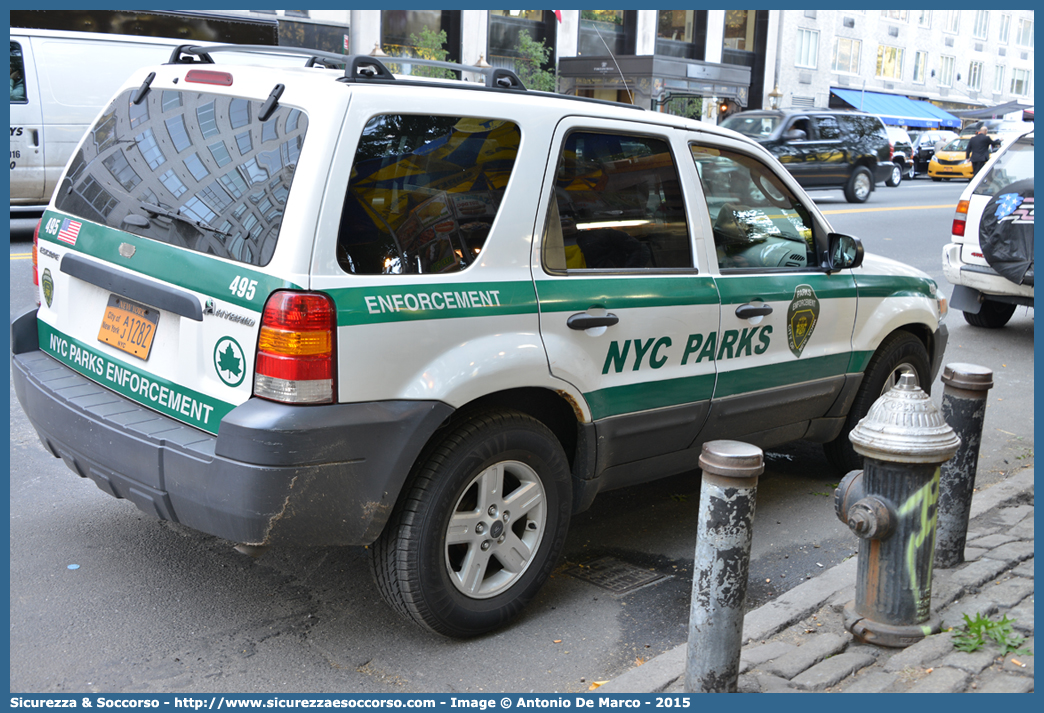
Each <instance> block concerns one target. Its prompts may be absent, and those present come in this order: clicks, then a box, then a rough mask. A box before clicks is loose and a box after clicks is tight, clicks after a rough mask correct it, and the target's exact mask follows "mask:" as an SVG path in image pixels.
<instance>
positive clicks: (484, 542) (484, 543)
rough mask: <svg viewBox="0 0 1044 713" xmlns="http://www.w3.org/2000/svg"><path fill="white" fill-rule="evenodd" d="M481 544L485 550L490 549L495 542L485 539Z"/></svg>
mask: <svg viewBox="0 0 1044 713" xmlns="http://www.w3.org/2000/svg"><path fill="white" fill-rule="evenodd" d="M481 546H482V550H483V551H486V550H488V549H489V548H490V547H492V546H493V543H492V542H490V541H489V540H483V542H482V545H481Z"/></svg>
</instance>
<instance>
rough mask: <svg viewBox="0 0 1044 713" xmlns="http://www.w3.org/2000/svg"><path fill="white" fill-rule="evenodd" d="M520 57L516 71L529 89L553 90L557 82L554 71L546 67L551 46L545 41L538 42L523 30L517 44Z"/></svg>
mask: <svg viewBox="0 0 1044 713" xmlns="http://www.w3.org/2000/svg"><path fill="white" fill-rule="evenodd" d="M515 52H517V53H518V57H517V58H516V59H515V73H516V74H517V75H518V78H519V79H521V80H522V84H523V85H525V87H526V88H527V89H535V90H537V91H541V92H553V91H555V89H556V85H557V82H556V81H555V75H554V73H552V72H549V71H547V70H546V69H544V65H545V64H547V61H548V58H549V57H550V55H551V48H550V47H548V46H546V45H545V44H544V43H543V42H537V41H536V40H534V39H533V38H532V37H530V36H529V34H528V33H526V32H522V33H520V34H519V36H518V44H517V45H515Z"/></svg>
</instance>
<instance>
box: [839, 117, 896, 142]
mask: <svg viewBox="0 0 1044 713" xmlns="http://www.w3.org/2000/svg"><path fill="white" fill-rule="evenodd" d="M837 118H838V119H839V120H840V121H841V126H842V127H844V129H845V131H846V132H848V133H849V134H851V135H852V136H855V137H857V138H861V139H863V138H867V139H868V138H877V139H880V140H882V141H885V142H887V141H888V133H887V132H886V131H885V128H884V124H882V123H881V120H880V119H878V118H877V117H875V116H868V115H866V114H838V115H837Z"/></svg>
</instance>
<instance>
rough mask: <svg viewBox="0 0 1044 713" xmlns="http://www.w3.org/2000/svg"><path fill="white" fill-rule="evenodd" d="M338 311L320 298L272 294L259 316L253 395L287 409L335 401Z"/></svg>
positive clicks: (318, 295)
mask: <svg viewBox="0 0 1044 713" xmlns="http://www.w3.org/2000/svg"><path fill="white" fill-rule="evenodd" d="M336 334H337V309H336V308H335V307H334V303H333V301H332V300H331V299H330V298H329V297H328V296H327V295H324V294H321V293H318V292H285V291H282V292H274V293H273V294H272V296H271V297H269V298H268V302H267V303H266V304H265V311H264V313H263V314H262V316H261V332H260V334H259V335H258V339H257V360H256V362H255V367H254V372H255V373H254V395H255V396H260V397H261V398H264V399H270V400H272V401H281V402H283V403H288V404H326V403H333V401H334V393H335V391H334V370H335V368H336V362H335V358H334V357H335V355H334V342H335V335H336Z"/></svg>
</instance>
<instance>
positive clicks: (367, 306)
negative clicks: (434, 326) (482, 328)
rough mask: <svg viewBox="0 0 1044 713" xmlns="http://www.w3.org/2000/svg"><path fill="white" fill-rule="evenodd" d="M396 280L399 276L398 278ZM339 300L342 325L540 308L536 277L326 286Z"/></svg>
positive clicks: (518, 312)
mask: <svg viewBox="0 0 1044 713" xmlns="http://www.w3.org/2000/svg"><path fill="white" fill-rule="evenodd" d="M393 280H395V281H397V279H396V278H393ZM327 294H329V295H330V296H331V297H332V298H333V300H334V304H336V305H337V326H339V327H348V326H353V325H359V324H380V323H384V322H410V321H419V320H431V319H455V318H463V317H496V316H503V315H509V314H536V311H537V304H536V295H535V294H534V292H533V283H532V282H529V281H528V280H525V281H518V282H462V283H451V282H446V283H444V284H441V285H439V284H434V283H432V284H427V285H425V284H417V283H400V284H392V285H380V286H378V285H371V286H369V287H346V288H341V289H333V290H327Z"/></svg>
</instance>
